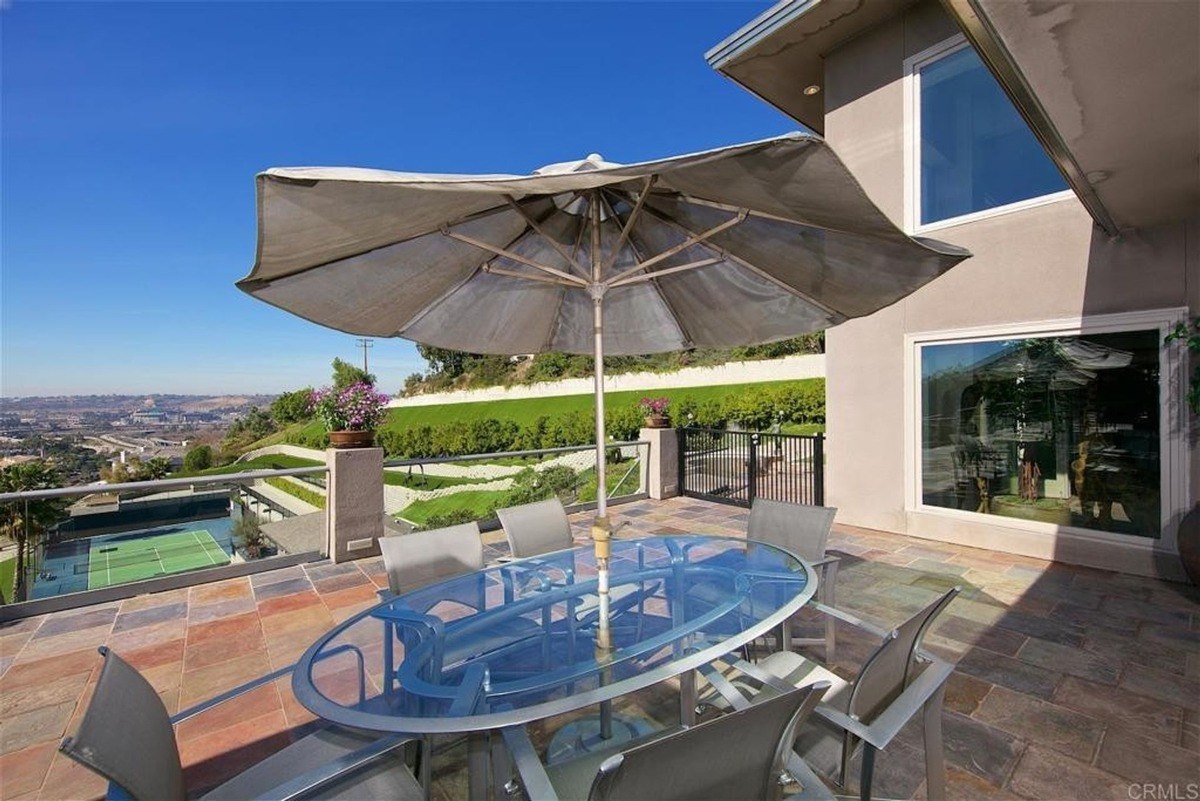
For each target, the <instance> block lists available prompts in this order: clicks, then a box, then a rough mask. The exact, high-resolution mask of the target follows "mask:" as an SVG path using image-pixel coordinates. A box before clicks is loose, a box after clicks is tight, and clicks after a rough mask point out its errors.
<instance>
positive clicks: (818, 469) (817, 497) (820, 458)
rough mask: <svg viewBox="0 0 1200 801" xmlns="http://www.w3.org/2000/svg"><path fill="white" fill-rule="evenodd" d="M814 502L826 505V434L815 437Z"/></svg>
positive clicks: (817, 504)
mask: <svg viewBox="0 0 1200 801" xmlns="http://www.w3.org/2000/svg"><path fill="white" fill-rule="evenodd" d="M812 475H813V504H814V505H815V506H824V505H825V435H824V434H822V433H820V432H818V433H817V435H816V436H814V437H813V473H812Z"/></svg>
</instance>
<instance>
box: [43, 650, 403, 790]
mask: <svg viewBox="0 0 1200 801" xmlns="http://www.w3.org/2000/svg"><path fill="white" fill-rule="evenodd" d="M100 653H101V654H102V655H103V657H104V665H103V667H102V668H101V670H100V679H99V681H97V683H96V689H95V692H94V693H93V695H92V700H91V702H90V703H89V704H88V708H87V711H86V712H85V713H84V716H83V721H82V723H80V725H79V730H78V731H77V732H76V733H75V735H74V736H73V737H67V738H66V739H64V740H63V741H62V745H60V746H59V750H60V751H62V752H63V753H64V754H66V755H67V756H68V757H70V758H71V759H73V760H75V761H76V762H79V763H80V764H82V765H84V766H85V767H87V768H89V769H91V770H92V771H94V772H96V773H98V774H100V775H101V776H103V777H104V778H105V779H107V780H108V781H109V783H110V784H109V791H108V797H109V798H111V799H117V798H132V799H134V801H185V799H186V798H187V788H186V787H185V785H184V777H183V768H182V766H181V763H180V759H179V747H178V745H177V744H176V741H175V732H174V725H175V724H177V723H179V722H181V721H183V720H187V719H188V718H191V717H193V716H194V715H197V714H200V713H201V712H204V711H205V710H208V709H211V708H212V707H214V706H216V705H218V704H221V703H225V702H226V701H229V700H231V699H233V698H237V697H238V696H240V695H242V694H243V693H245V692H247V691H249V690H251V689H253V688H255V687H259V686H261V685H263V684H265V683H267V682H270V681H274V680H276V679H277V678H279V677H280V676H282V675H284V674H286V673H287V672H289V671H290V670H291V669H292V668H291V667H288V668H284V669H283V670H278V671H275V672H274V673H271V674H270V675H268V676H263V677H262V678H260V679H256V680H255V681H252V682H250V683H248V684H245V685H243V686H241V687H238V688H236V689H233V690H230V691H229V692H227V693H223V694H222V695H220V696H217V697H216V698H214V699H212V700H210V701H206V702H205V703H202V704H200V705H198V706H196V707H193V708H192V709H189V710H186V711H184V712H180V713H179V714H178V715H175V716H174V717H169V716H168V715H167V710H166V707H164V706H163V703H162V700H161V699H160V698H159V697H158V693H157V692H155V690H154V688H153V687H152V686H151V685H150V682H148V681H146V679H145V678H144V677H143V676H142V675H141V674H140V673H138V672H137V671H136V670H135V669H134V668H132V667H130V665H129V664H128V663H127V662H125V661H124V660H123V659H121V658H120V657H119V656H117V655H116V654H115V653H113V652H112V651H110V650H109V649H107V648H101V649H100ZM415 743H417V741H416V740H414V739H413V738H412V737H409V736H408V735H403V734H399V735H389V736H383V737H380V736H377V735H371V734H366V733H364V732H359V731H350V730H348V729H342V728H333V727H330V728H324V729H320V730H318V731H316V732H314V733H313V734H310V735H308V736H307V737H304V738H303V739H301V740H298V741H296V742H294V743H292V744H291V745H289V746H287V747H286V748H284V749H283V750H282V751H279V752H278V753H276V754H274V755H272V756H270V757H267V759H265V760H263V761H262V762H259V763H258V764H256V765H254V766H252V767H251V768H250V769H248V770H247V771H245V772H244V773H241V774H239V775H238V776H235V777H234V778H232V779H230V780H228V781H227V782H225V783H224V784H222V785H220V786H219V787H217V788H216V789H214V790H212V791H210V792H209V793H207V794H206V795H204V796H203V798H204V799H205V801H234V800H235V799H237V800H244V799H248V798H264V797H265V798H272V799H279V800H280V801H283V799H299V798H341V799H362V798H389V799H400V801H418V800H419V799H422V798H424V797H425V791H424V789H423V788H422V787H421V785H420V784H419V783H418V782H417V780H416V779H415V778H414V777H413V774H412V773H411V772H410V771H409V769H408V767H407V765H406V764H405V762H404V758H403V754H402V753H401V749H402V748H403V747H404V746H408V745H412V744H415ZM420 758H421V759H424V758H425V754H421V755H420Z"/></svg>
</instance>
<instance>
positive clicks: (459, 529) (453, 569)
mask: <svg viewBox="0 0 1200 801" xmlns="http://www.w3.org/2000/svg"><path fill="white" fill-rule="evenodd" d="M379 550H380V551H381V552H382V554H383V565H384V569H385V570H387V576H388V591H389V592H388V593H386V594H385V593H384V592H380V595H381V596H383V597H391V596H395V595H402V594H404V593H407V592H412V591H414V590H419V589H421V588H422V587H426V586H428V585H430V584H433V583H435V582H438V581H443V580H445V579H449V578H454V577H455V576H461V575H463V574H465V573H471V572H473V571H479V570H482V569H483V566H484V561H483V538H482V537H481V536H480V534H479V524H478V523H463V524H461V525H457V526H448V527H446V528H439V529H434V530H432V531H418V532H414V533H412V534H403V535H400V536H396V537H384V538H383V539H381V540H379ZM531 575H533V574H531V573H529V572H528V571H524V570H522V569H520V568H519V567H518V566H516V565H512V566H508V567H504V568H502V569H501V578H502V580H503V581H504V592H505V596H506V599H507V600H511V599H512V597H513V595H514V593H515V592H517V590H518V587H519V585H520V584H522V583H525V581H527V578H528V576H531ZM454 600H456V601H458V602H459V603H462V604H463V605H464V606H469V607H471V608H473V609H478V610H480V611H482V610H483V609H485V608H486V602H487V577H486V576H484V575H483V574H482V573H480V574H479V581H478V582H477V583H476V584H475V586H474V587H472V588H471V589H470V590H469V594H468V595H464V597H462V598H456V599H454ZM414 611H416V612H424V611H425V610H420V609H418V610H414ZM548 623H549V621H548V620H546V621H543V624H548ZM453 630H454V625H453V623H451V624H449V625H447V626H446V634H447V635H452V633H453ZM484 634H485V633H481V632H477V633H475V634H474V635H473V636H472V637H471V638H469V640H462V641H458V642H456V641H455V640H454V638H453V637H452V636H447V638H446V639H447V642H446V646H447V647H446V650H445V651H444V652H442V653H440V654H439V656H438V658H437V659H436V661H437V662H439V663H443V664H450V665H453V664H456V663H458V662H461V661H462V660H463V659H464V658H466V657H469V656H475V655H478V654H479V653H482V652H492V651H495V650H499V649H506V648H508V647H510V646H511V647H526V646H522V645H520V644H521V643H528V641H529V640H531V639H534V638H539V637H540V638H543V639H544V638H545V636H546V634H547V631H546V629H545V628H543V625H539V624H538V623H537V622H536V621H533V620H530V619H528V618H525V617H516V618H511V619H509V620H503V621H500V622H498V623H495V624H493V625H492V626H491V627H489V628H488V630H487V632H486V636H483V635H484ZM456 645H457V646H458V647H457V648H456V647H455V646H456ZM468 646H469V647H470V649H471V651H472V652H471V653H468V652H467V651H466V650H465V649H466V648H467V647H468Z"/></svg>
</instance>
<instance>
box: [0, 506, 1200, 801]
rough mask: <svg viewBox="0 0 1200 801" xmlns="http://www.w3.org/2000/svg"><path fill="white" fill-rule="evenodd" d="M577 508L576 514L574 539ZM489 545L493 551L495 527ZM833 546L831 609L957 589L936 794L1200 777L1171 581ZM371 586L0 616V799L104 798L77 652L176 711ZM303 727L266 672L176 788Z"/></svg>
mask: <svg viewBox="0 0 1200 801" xmlns="http://www.w3.org/2000/svg"><path fill="white" fill-rule="evenodd" d="M613 511H614V517H615V519H616V520H618V521H628V522H629V524H630V525H629V526H628V528H626V529H624V530H623V531H622V532H621V533H620V536H634V535H637V534H639V533H644V534H669V533H680V532H698V533H714V534H742V533H744V531H745V524H746V512H745V510H742V509H738V508H735V507H727V506H721V505H716V504H710V503H704V502H700V501H696V500H692V499H683V498H681V499H674V500H671V501H665V502H654V501H642V502H638V503H635V504H627V505H623V506H619V507H616V508H614V510H613ZM587 521H588V515H586V514H585V515H577V516H576V518H575V520H574V523H575V525H576V526H577V531H576V533H577V535H578V536H579V538H580V539H583V538H584V537H586V525H587ZM489 540H490V541H491V542H492V543H493V544H492V545H490V546H489V547H490V548H493V549H495V551H496V554H497V555H498V554H499V553H500V552H501V551H502V549H503V546H502V544H497V541H498V540H502V538H501V537H500V536H499V533H498V532H496V533H493V534H491V535H489ZM831 550H833V551H835V552H838V553H840V554H841V555H842V557H843V560H842V568H841V574H840V576H839V581H838V600H837V603H838V605H839V606H841V607H843V608H846V609H848V610H850V611H853V612H855V613H856V614H860V615H863V616H866V617H869V618H871V619H873V620H876V621H879V622H881V623H885V624H893V623H896V622H899V621H900V620H902V619H904V617H905V616H906V615H907V614H908V613H910V612H911V611H915V609H917V608H918V607H919V606H921V605H922V604H924V603H925V602H926V601H927V600H929V599H931V598H932V597H934V595H935V594H937V593H939V592H941V591H943V590H944V589H945V588H947V587H949V586H951V585H955V584H957V585H961V586H962V587H963V593H962V595H961V596H960V597H959V598H958V599H956V600H955V601H954V603H953V605H952V606H951V607H950V608H949V609H948V611H947V614H946V615H945V616H944V617H943V618H942V621H941V622H940V623H939V625H938V626H937V628H936V629H935V630H934V631H933V632H932V633H931V635H930V636H929V638H928V640H927V642H928V644H929V646H930V647H931V648H933V649H936V650H937V651H939V652H940V653H941V654H943V655H944V656H946V657H948V658H950V659H951V660H953V661H955V662H957V663H958V668H957V670H956V672H955V673H954V675H953V677H952V679H951V681H950V685H949V690H948V693H947V699H946V707H947V708H946V711H945V720H944V731H945V738H946V757H947V763H948V768H947V771H948V777H947V778H948V787H949V792H950V795H951V797H952V798H964V799H967V798H972V799H973V798H984V797H986V798H1017V797H1023V798H1042V799H1068V798H1069V799H1076V798H1078V799H1098V798H1122V799H1128V798H1131V797H1134V796H1132V795H1131V791H1130V787H1131V785H1133V784H1137V785H1141V784H1143V783H1151V784H1155V785H1158V786H1170V785H1175V787H1176V788H1177V789H1176V790H1175V793H1176V795H1175V797H1176V798H1179V797H1188V796H1186V795H1182V796H1181V795H1180V794H1179V793H1181V792H1186V788H1187V787H1188V785H1189V784H1191V785H1192V786H1193V787H1198V788H1200V606H1198V605H1197V596H1196V594H1195V593H1194V591H1193V590H1191V589H1190V588H1188V587H1185V586H1184V585H1180V584H1172V583H1167V582H1161V581H1155V580H1152V579H1144V578H1137V577H1132V576H1124V575H1119V574H1114V573H1108V572H1104V571H1099V570H1091V569H1086V568H1077V567H1070V566H1066V565H1058V564H1052V563H1048V562H1043V561H1039V560H1036V559H1029V558H1024V557H1014V556H1008V555H1001V554H995V553H991V552H988V551H982V550H976V549H972V548H964V547H956V546H951V545H944V544H941V543H934V542H928V541H924V540H916V539H911V538H906V537H899V536H895V535H891V534H884V533H880V532H873V531H867V530H863V529H851V528H847V527H841V526H839V527H837V528H836V529H835V532H834V535H833V538H832V543H831ZM385 583H386V581H385V579H384V577H383V574H382V564H381V562H380V561H379V560H378V559H366V560H360V561H358V562H354V563H349V564H343V565H331V564H328V563H316V564H312V565H307V566H303V567H293V568H286V569H281V570H278V571H273V572H269V573H263V574H259V575H256V576H252V577H249V578H242V579H233V580H228V581H222V582H216V583H211V584H202V585H198V586H195V587H191V588H187V589H182V590H177V591H171V592H163V593H157V594H153V595H144V596H140V597H137V598H131V599H128V600H125V601H120V602H114V603H107V604H99V605H96V606H92V607H87V608H84V609H78V610H71V611H67V612H61V613H55V614H51V615H44V616H40V617H35V618H29V619H26V620H22V621H18V622H15V623H12V624H7V625H5V626H3V627H0V798H3V799H34V798H38V799H74V798H95V797H99V796H101V795H102V794H103V791H104V785H103V783H102V782H101V781H99V780H98V779H96V778H95V777H94V776H93V775H92V774H90V773H89V772H87V771H86V770H83V769H82V768H79V767H78V766H76V765H74V764H73V763H71V762H70V761H68V760H66V759H65V758H64V757H62V756H61V755H59V754H57V752H56V746H57V744H58V741H59V739H60V738H61V737H62V736H63V735H64V734H66V733H68V732H69V731H72V730H73V729H74V727H75V726H76V725H77V724H78V718H79V716H80V715H81V714H82V710H83V709H84V708H85V706H86V704H87V700H88V698H89V697H90V693H91V690H92V688H93V686H94V682H95V680H96V676H97V669H98V666H99V662H100V658H99V656H98V655H97V653H96V647H97V646H99V645H102V644H107V645H108V646H110V647H111V648H113V649H115V650H116V651H117V652H118V653H120V654H122V655H123V656H125V657H126V658H127V659H129V660H130V661H131V662H132V663H133V664H134V665H135V666H137V667H138V668H139V669H140V670H142V671H143V672H144V673H145V675H146V676H147V677H148V678H149V680H150V681H151V682H152V683H153V684H154V686H155V688H156V689H157V690H158V691H159V693H160V695H161V697H162V699H163V702H164V703H165V704H166V706H167V708H168V709H169V710H170V711H172V712H174V711H176V710H178V709H180V708H183V707H186V706H190V705H192V704H194V703H196V702H198V701H201V700H204V699H206V698H208V697H211V696H212V695H214V694H216V693H219V692H221V691H223V690H226V689H228V688H230V687H233V686H236V685H237V684H239V683H241V682H244V681H246V680H249V679H251V678H254V677H256V676H259V675H262V674H264V673H267V672H269V671H270V670H272V669H275V668H278V667H283V666H285V665H287V664H290V663H291V662H292V661H294V660H295V658H296V657H298V656H299V655H300V653H301V652H302V651H303V650H304V649H305V648H306V647H307V646H308V645H309V644H310V643H311V642H312V641H313V640H314V639H315V638H316V637H317V636H318V635H319V634H321V633H322V632H324V631H326V630H328V629H329V628H330V627H331V626H333V625H335V624H336V623H337V622H339V621H341V620H344V619H345V618H346V617H348V616H349V615H351V614H353V613H354V612H357V611H359V610H361V609H363V608H364V607H366V606H367V605H369V604H370V603H372V601H373V599H374V598H375V589H376V587H377V586H381V585H383V584H385ZM838 644H839V653H838V656H839V661H838V665H837V668H838V669H839V670H840V671H843V672H847V675H852V673H853V670H854V668H855V666H856V665H857V664H859V663H860V662H861V659H862V658H863V657H864V656H865V654H866V653H867V652H868V651H867V649H868V648H869V647H870V643H869V642H867V641H866V640H865V639H863V638H862V637H859V636H856V635H855V634H854V632H852V631H851V630H849V629H841V630H840V631H839V643H838ZM818 654H819V652H818ZM625 704H626V706H627V707H629V708H633V709H636V710H637V711H639V712H641V713H643V714H648V715H650V716H652V717H656V718H660V719H662V720H664V722H667V721H668V720H669V719H670V718H671V716H673V715H675V714H677V709H678V707H677V705H676V702H675V697H674V696H673V694H672V688H670V687H662V688H659V689H657V690H654V691H648V692H647V693H643V694H642V695H640V696H636V697H634V698H631V699H628V700H627V701H626V702H625ZM311 724H312V717H311V715H309V714H308V713H307V712H306V710H304V709H303V708H302V707H300V706H299V705H298V704H297V703H296V701H295V699H294V698H292V696H291V691H290V687H289V685H288V683H287V680H286V679H284V680H280V681H278V682H276V683H274V684H273V685H267V686H265V687H262V688H260V689H258V690H256V691H254V692H252V693H250V694H249V695H247V696H245V697H244V698H243V699H242V700H241V701H240V702H238V703H236V704H234V705H231V706H229V707H222V708H218V709H217V710H214V711H212V712H209V713H207V714H205V715H202V716H200V717H199V718H197V719H195V720H193V721H189V722H188V723H187V724H184V725H183V726H181V727H180V728H179V730H178V739H179V741H180V748H181V751H182V756H183V761H184V765H185V766H186V768H187V772H188V782H189V786H190V787H193V788H197V789H199V788H202V787H206V786H211V785H212V784H214V783H215V782H217V781H218V780H219V779H221V778H222V777H223V776H225V775H228V774H230V773H233V772H236V771H237V770H239V769H241V768H242V767H243V766H245V765H248V764H250V763H252V762H254V761H257V760H258V759H261V758H262V757H263V756H265V755H266V754H268V753H270V752H272V751H273V750H275V749H278V748H279V747H281V746H283V745H284V744H286V743H287V742H289V741H290V739H291V737H292V736H295V735H296V734H298V733H302V732H303V731H304V730H305V727H306V726H307V725H311ZM921 754H922V752H921V741H920V736H919V731H918V730H917V729H916V728H915V727H912V726H910V727H909V729H908V730H906V731H905V732H903V733H902V734H901V736H900V737H899V738H898V739H897V742H896V743H895V744H894V745H893V746H892V747H891V748H889V749H888V751H887V752H886V753H884V754H883V755H882V756H881V757H880V759H879V760H878V761H877V774H876V775H877V778H876V793H875V795H876V797H878V798H920V797H922V795H923V793H924V781H923V779H924V777H923V759H922V755H921ZM464 765H465V748H464V747H463V745H462V743H461V742H459V743H455V742H445V743H444V744H443V746H442V747H441V748H440V749H439V751H438V754H437V757H436V758H435V774H436V781H435V787H434V797H435V798H458V797H462V795H463V790H464V786H463V766H464ZM1135 791H1137V792H1141V791H1140V790H1138V788H1135ZM1160 792H1166V791H1165V790H1161V791H1160ZM1140 797H1147V798H1148V797H1151V796H1146V795H1143V796H1140ZM1157 797H1166V796H1165V795H1159V796H1157Z"/></svg>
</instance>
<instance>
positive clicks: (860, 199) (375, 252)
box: [238, 134, 970, 620]
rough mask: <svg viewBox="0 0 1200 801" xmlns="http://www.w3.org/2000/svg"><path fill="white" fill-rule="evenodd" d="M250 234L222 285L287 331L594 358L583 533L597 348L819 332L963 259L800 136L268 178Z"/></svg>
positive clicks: (600, 460)
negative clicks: (535, 162)
mask: <svg viewBox="0 0 1200 801" xmlns="http://www.w3.org/2000/svg"><path fill="white" fill-rule="evenodd" d="M258 225H259V235H258V258H257V261H256V262H255V265H254V269H253V270H252V271H251V272H250V275H248V276H247V277H246V278H244V279H242V280H241V281H239V282H238V286H239V287H240V288H241V289H243V290H244V291H246V292H248V293H250V294H251V295H253V296H254V297H256V298H258V299H259V300H262V301H265V302H267V303H270V304H272V305H275V306H278V307H280V308H283V309H286V310H287V311H290V312H292V313H294V314H297V315H300V316H301V317H304V318H305V319H308V320H312V321H313V322H316V323H320V324H321V325H325V326H329V327H330V328H336V329H338V330H341V331H346V332H348V333H352V334H357V335H365V336H376V337H389V336H397V337H404V338H407V339H411V340H415V341H417V342H421V343H424V344H427V345H434V346H437V347H442V348H452V349H456V350H464V351H471V352H474V353H499V354H519V353H520V354H524V353H539V352H543V351H562V352H566V353H580V354H593V355H594V356H595V358H596V368H597V369H596V428H597V439H596V443H597V445H596V473H597V476H596V477H597V484H598V486H597V496H598V510H597V512H598V526H597V527H596V528H595V529H594V531H598V532H600V533H601V534H602V533H603V532H604V531H605V530H606V528H607V523H606V519H605V511H606V510H605V496H606V486H605V480H604V479H605V476H604V467H605V463H604V448H603V443H604V441H605V437H604V397H603V358H604V354H605V353H609V354H618V355H620V354H639V353H653V352H659V351H670V350H680V349H684V348H691V347H708V348H723V347H731V346H735V345H747V344H755V343H763V342H770V341H774V340H778V339H784V338H787V337H793V336H797V335H799V334H803V333H807V332H810V331H816V330H820V329H823V328H827V327H829V326H832V325H836V324H837V323H840V322H842V321H843V320H847V319H850V318H853V317H860V316H863V315H867V314H871V313H872V312H874V311H877V310H878V309H881V308H883V307H884V306H887V305H889V304H891V303H893V302H895V301H897V300H899V299H900V298H902V297H904V296H905V295H908V294H909V293H911V292H913V291H915V290H916V289H918V288H920V287H921V286H923V285H924V284H926V283H927V282H929V281H931V280H933V279H934V278H936V277H937V276H939V275H941V274H942V273H943V272H945V271H946V270H948V269H949V268H951V267H953V266H954V265H955V264H957V263H958V262H960V261H962V260H963V259H965V258H967V257H968V256H969V255H970V254H969V253H968V252H967V251H965V250H963V249H961V248H958V247H954V246H952V245H947V244H944V243H941V242H936V241H933V240H927V239H918V238H911V237H908V236H906V235H905V234H904V233H903V232H902V231H900V230H899V229H897V228H896V227H895V226H894V225H892V223H891V222H890V221H889V220H888V219H887V218H886V217H885V216H884V215H883V213H882V212H881V211H880V210H879V209H878V208H877V207H876V206H875V205H874V204H873V203H872V202H871V201H870V200H869V199H868V198H867V195H866V193H864V192H863V190H862V187H860V186H859V185H858V183H857V182H856V181H855V180H854V178H853V177H852V176H851V175H850V173H849V172H848V171H847V170H846V168H845V166H844V165H843V164H842V163H841V161H839V160H838V158H837V156H836V155H835V154H834V153H833V151H832V149H830V147H829V146H828V145H827V144H826V143H825V142H824V141H823V140H821V139H820V138H817V137H814V136H809V135H805V134H791V135H788V136H783V137H778V138H775V139H766V140H762V141H759V142H750V143H748V144H743V145H735V146H732V147H725V148H720V149H717V150H709V151H705V152H702V153H693V154H689V155H683V156H677V157H674V158H668V159H662V160H659V161H648V162H642V163H639V164H612V163H608V162H605V161H603V160H602V159H601V158H600V157H599V156H596V155H592V156H589V157H588V158H586V159H584V160H582V161H576V162H568V163H564V164H554V165H550V166H548V167H544V168H542V169H541V170H538V171H536V172H535V173H534V174H532V175H423V174H417V173H401V172H388V171H384V170H370V169H356V168H347V167H296V168H277V169H271V170H268V171H266V172H265V173H262V174H261V175H259V176H258ZM599 555H600V554H599V551H598V556H599ZM604 566H605V565H604V564H603V563H602V564H601V577H602V578H601V582H602V583H601V604H602V611H603V606H604V602H605V601H606V600H607V592H606V588H605V586H604V576H605V575H606V574H607V571H606V570H604V569H603V568H604ZM606 619H607V618H606V616H604V615H603V614H602V615H601V620H606Z"/></svg>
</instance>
